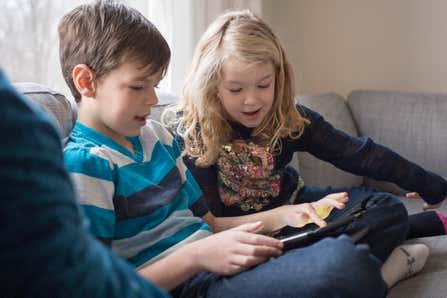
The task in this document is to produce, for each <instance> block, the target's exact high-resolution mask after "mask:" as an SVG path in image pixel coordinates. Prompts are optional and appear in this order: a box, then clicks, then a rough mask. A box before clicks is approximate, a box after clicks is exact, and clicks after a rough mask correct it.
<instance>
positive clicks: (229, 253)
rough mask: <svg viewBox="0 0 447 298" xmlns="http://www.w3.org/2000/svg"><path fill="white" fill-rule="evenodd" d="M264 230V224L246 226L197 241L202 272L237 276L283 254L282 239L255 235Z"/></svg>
mask: <svg viewBox="0 0 447 298" xmlns="http://www.w3.org/2000/svg"><path fill="white" fill-rule="evenodd" d="M262 228H263V223H262V222H260V221H259V222H255V223H248V224H243V225H241V226H238V227H236V228H233V229H230V230H226V231H224V232H220V233H217V234H214V235H211V236H209V237H206V238H204V239H201V240H199V241H196V242H193V243H191V246H193V255H194V257H195V260H194V262H196V264H198V265H199V266H200V267H201V268H200V269H201V271H209V272H213V273H216V274H221V275H233V274H236V273H239V272H241V271H244V270H246V269H248V268H250V267H252V266H255V265H257V264H260V263H263V262H265V261H266V260H268V259H269V258H270V257H273V256H275V257H276V256H279V255H281V253H282V252H281V249H282V247H283V245H282V243H281V242H280V241H279V240H277V239H275V238H271V237H268V236H264V235H259V234H255V233H256V232H258V231H260V230H262Z"/></svg>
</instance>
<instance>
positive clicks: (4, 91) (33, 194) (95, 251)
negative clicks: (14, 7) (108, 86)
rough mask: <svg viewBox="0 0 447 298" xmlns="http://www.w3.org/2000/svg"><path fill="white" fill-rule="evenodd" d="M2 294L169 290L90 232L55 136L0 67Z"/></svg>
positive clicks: (118, 294)
mask: <svg viewBox="0 0 447 298" xmlns="http://www.w3.org/2000/svg"><path fill="white" fill-rule="evenodd" d="M0 129H1V133H2V141H1V145H0V186H1V187H0V189H1V192H0V204H1V208H0V233H1V237H0V264H1V274H0V276H1V277H0V296H1V297H55V298H57V297H82V298H84V297H108V298H111V297H117V298H118V297H167V296H168V295H167V294H166V293H165V292H163V291H162V290H159V289H158V288H156V287H155V286H153V285H151V284H150V283H149V282H148V281H146V280H144V279H143V278H141V277H140V276H139V275H138V274H136V272H135V271H134V269H133V268H132V267H130V266H129V265H128V264H127V263H126V262H125V261H123V260H121V259H120V258H118V257H117V256H115V255H114V254H112V253H111V252H110V251H109V250H108V249H107V248H105V247H104V246H102V244H100V243H99V242H98V241H97V240H95V239H94V238H93V237H92V236H91V235H89V234H88V232H87V229H86V227H85V224H84V222H83V219H82V215H81V213H80V212H79V207H78V205H77V203H76V201H75V195H74V191H73V187H72V184H71V182H70V179H69V177H68V174H67V172H66V170H65V168H64V163H63V157H62V148H61V140H60V138H59V136H58V134H57V132H56V129H55V128H54V127H53V125H52V123H50V120H49V119H48V118H47V116H46V115H45V114H44V113H43V112H42V111H40V110H38V109H37V108H36V107H35V106H34V105H33V104H32V103H30V102H28V100H27V99H25V98H22V97H21V96H20V95H19V94H17V93H16V91H15V90H14V89H13V88H12V87H11V85H10V84H9V82H8V81H7V80H6V78H5V77H4V76H3V74H2V72H1V71H0Z"/></svg>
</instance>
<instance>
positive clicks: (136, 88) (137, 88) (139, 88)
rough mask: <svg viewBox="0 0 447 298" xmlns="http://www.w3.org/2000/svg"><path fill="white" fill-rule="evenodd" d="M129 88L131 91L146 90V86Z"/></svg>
mask: <svg viewBox="0 0 447 298" xmlns="http://www.w3.org/2000/svg"><path fill="white" fill-rule="evenodd" d="M129 88H130V89H132V90H137V91H138V90H143V89H144V86H129Z"/></svg>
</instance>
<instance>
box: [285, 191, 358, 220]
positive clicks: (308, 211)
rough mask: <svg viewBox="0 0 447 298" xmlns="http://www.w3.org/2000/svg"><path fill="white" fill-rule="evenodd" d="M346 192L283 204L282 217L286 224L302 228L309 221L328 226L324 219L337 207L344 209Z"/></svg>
mask: <svg viewBox="0 0 447 298" xmlns="http://www.w3.org/2000/svg"><path fill="white" fill-rule="evenodd" d="M348 199H349V198H348V194H347V193H346V192H340V193H333V194H329V195H327V196H325V197H324V198H322V199H320V200H318V201H316V202H312V203H304V204H298V205H289V206H283V207H281V208H283V210H282V213H283V214H282V218H284V219H285V220H286V225H289V226H292V227H296V228H300V227H303V226H305V225H307V224H309V223H315V224H317V225H318V226H320V227H324V226H326V222H325V221H324V220H323V219H324V218H326V217H328V215H329V213H330V212H331V211H332V209H333V208H334V207H335V208H337V209H343V208H344V207H345V204H344V203H346V202H347V201H348Z"/></svg>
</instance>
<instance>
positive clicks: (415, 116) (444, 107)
mask: <svg viewBox="0 0 447 298" xmlns="http://www.w3.org/2000/svg"><path fill="white" fill-rule="evenodd" d="M16 87H17V88H18V89H19V91H21V92H22V93H24V94H26V95H27V96H28V97H30V98H31V99H32V100H33V101H34V102H36V103H38V104H39V105H41V106H43V107H44V108H45V109H46V110H47V111H49V112H50V113H49V114H50V117H52V118H53V119H54V120H55V124H56V126H57V127H59V129H60V132H61V136H62V138H66V137H67V136H68V134H69V132H70V130H71V129H72V127H73V124H74V121H75V119H76V108H75V104H74V103H73V101H72V100H67V98H66V97H64V96H63V95H61V94H60V93H57V92H55V91H52V90H50V89H48V88H46V87H44V86H42V85H38V84H32V83H19V84H16ZM159 97H160V98H159V99H160V102H159V104H158V106H157V107H154V108H153V112H152V117H154V118H155V119H159V116H160V113H161V112H162V110H163V109H164V107H165V106H166V105H167V104H169V103H171V102H173V101H175V96H172V95H169V94H159ZM299 101H300V102H301V103H303V104H304V105H306V106H308V107H310V108H312V109H314V110H316V111H318V112H320V113H321V114H322V115H323V116H324V117H325V118H326V119H327V120H329V121H330V122H331V123H332V124H333V125H334V126H335V127H337V128H340V129H342V130H345V131H347V132H349V133H350V134H353V135H365V136H371V137H372V138H373V139H374V140H376V141H377V142H379V143H382V144H384V145H386V146H388V147H390V148H392V149H393V150H395V151H397V152H399V153H400V154H401V155H403V156H404V157H407V158H408V159H410V160H413V161H415V162H417V163H418V164H420V165H422V166H424V167H425V168H427V169H431V170H432V171H434V172H437V173H439V174H440V175H442V176H443V177H444V178H447V117H446V115H447V95H441V94H417V93H404V92H384V91H354V92H352V93H351V94H350V95H349V96H348V98H347V100H345V99H344V98H343V97H341V96H339V95H337V94H333V93H331V94H325V95H321V96H300V97H299ZM294 163H295V165H296V166H297V167H298V168H299V170H300V172H301V174H302V176H303V178H304V180H305V182H306V183H307V184H313V185H332V186H360V185H367V186H373V187H377V188H381V189H384V190H387V191H391V192H395V193H399V194H403V193H404V191H403V190H401V189H399V188H397V187H396V186H395V185H391V184H387V183H383V182H379V181H374V180H371V179H365V178H363V177H358V176H353V175H351V174H348V173H345V172H343V171H340V170H338V169H336V168H334V167H333V166H331V165H329V164H327V163H324V162H322V161H319V160H317V159H315V158H314V157H312V156H310V155H309V154H306V153H300V154H299V155H298V157H297V158H296V159H295V160H294ZM402 200H403V201H404V203H405V205H406V206H407V208H408V210H409V212H410V213H414V212H418V211H419V210H420V208H421V206H422V202H420V201H414V200H407V199H404V198H403V199H402ZM441 210H442V211H443V212H447V208H446V206H445V205H444V206H443V207H442V209H441ZM415 241H416V242H424V243H426V244H428V245H429V247H430V249H431V255H430V257H429V260H428V263H427V265H426V267H425V268H424V270H423V271H422V272H421V273H420V274H418V275H417V276H415V277H412V278H410V279H408V280H405V281H402V282H400V283H399V284H398V285H397V286H395V287H394V288H393V289H392V290H391V291H390V294H389V297H390V298H398V297H431V298H441V297H442V298H445V297H447V282H445V281H447V237H432V238H425V239H417V240H415Z"/></svg>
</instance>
